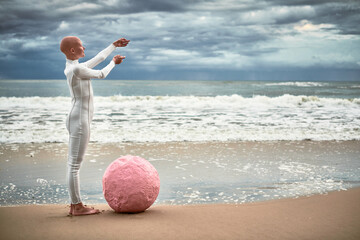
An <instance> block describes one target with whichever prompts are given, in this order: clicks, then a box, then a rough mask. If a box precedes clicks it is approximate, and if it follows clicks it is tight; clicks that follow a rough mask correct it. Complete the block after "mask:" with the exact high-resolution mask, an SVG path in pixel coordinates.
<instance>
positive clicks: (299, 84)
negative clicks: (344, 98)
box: [265, 82, 327, 87]
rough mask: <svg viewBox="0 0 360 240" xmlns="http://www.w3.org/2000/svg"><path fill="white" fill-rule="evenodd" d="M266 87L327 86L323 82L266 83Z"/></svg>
mask: <svg viewBox="0 0 360 240" xmlns="http://www.w3.org/2000/svg"><path fill="white" fill-rule="evenodd" d="M265 85H266V86H296V87H322V86H327V83H324V82H278V83H267V84H265Z"/></svg>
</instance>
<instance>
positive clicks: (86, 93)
mask: <svg viewBox="0 0 360 240" xmlns="http://www.w3.org/2000/svg"><path fill="white" fill-rule="evenodd" d="M115 48H116V47H115V46H114V45H113V44H111V45H109V46H108V47H107V48H105V49H104V50H102V51H101V52H99V53H98V54H97V55H96V56H95V57H94V58H92V59H90V60H89V61H87V62H84V63H79V61H78V60H69V59H66V67H65V70H64V73H65V75H66V78H67V83H68V86H69V90H70V94H71V98H72V100H71V102H72V106H71V110H70V112H69V114H68V116H67V118H66V128H67V130H68V132H69V151H68V167H67V183H68V186H69V195H70V200H71V203H72V204H77V203H80V202H81V198H80V181H79V171H80V166H81V162H82V160H83V158H84V155H85V151H86V148H87V145H88V143H89V139H90V124H91V121H92V118H93V112H94V106H93V89H92V86H91V80H90V79H91V78H105V77H106V76H107V75H108V74H109V72H110V71H111V70H112V69H113V68H114V66H115V63H114V61H112V60H111V62H110V63H109V64H108V65H107V66H106V67H104V68H103V69H101V70H93V69H92V68H93V67H95V66H96V65H98V64H99V63H100V62H102V61H104V60H105V59H106V58H107V57H108V56H109V55H110V54H111V53H112V52H113V51H114V50H115Z"/></svg>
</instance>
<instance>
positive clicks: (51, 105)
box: [0, 95, 360, 143]
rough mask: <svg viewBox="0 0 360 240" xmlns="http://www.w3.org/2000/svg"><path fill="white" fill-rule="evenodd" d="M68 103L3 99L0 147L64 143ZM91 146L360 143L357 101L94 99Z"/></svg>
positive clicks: (65, 100) (294, 98)
mask: <svg viewBox="0 0 360 240" xmlns="http://www.w3.org/2000/svg"><path fill="white" fill-rule="evenodd" d="M70 102H71V101H70V98H68V97H25V98H16V97H9V98H6V97H1V98H0V117H1V118H0V142H25V143H26V142H67V140H68V139H67V138H68V134H67V130H66V128H65V119H66V115H67V113H68V111H69V109H70V107H71V103H70ZM94 102H95V114H94V119H93V123H92V126H91V131H92V132H91V141H95V142H124V141H130V142H146V141H149V142H153V141H155V142H167V141H229V140H255V141H261V140H303V139H313V140H350V139H357V140H359V139H360V118H359V116H360V99H359V98H355V99H340V98H319V97H316V96H293V95H283V96H280V97H272V98H271V97H267V96H254V97H252V98H244V97H242V96H239V95H231V96H216V97H199V96H110V97H95V99H94Z"/></svg>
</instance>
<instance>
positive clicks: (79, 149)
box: [67, 125, 89, 204]
mask: <svg viewBox="0 0 360 240" xmlns="http://www.w3.org/2000/svg"><path fill="white" fill-rule="evenodd" d="M70 130H72V131H70V133H69V135H70V137H69V151H68V168H67V169H68V170H67V175H68V176H67V182H68V186H69V195H70V200H71V203H72V204H78V203H81V197H80V178H79V177H80V167H81V163H82V161H83V159H84V156H85V151H86V149H87V145H88V143H89V128H88V127H87V126H81V125H80V126H77V127H75V128H74V129H70Z"/></svg>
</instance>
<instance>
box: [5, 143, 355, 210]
mask: <svg viewBox="0 0 360 240" xmlns="http://www.w3.org/2000/svg"><path fill="white" fill-rule="evenodd" d="M127 154H131V155H138V156H141V157H143V158H145V159H147V160H149V161H150V162H151V163H152V164H153V165H154V166H155V168H156V169H157V170H158V172H159V175H160V181H161V187H160V194H159V197H158V200H157V202H156V204H169V205H173V204H197V203H247V202H252V201H263V200H269V199H278V198H289V197H298V196H302V195H311V194H316V193H325V192H329V191H334V190H341V189H344V188H349V187H350V188H351V187H356V186H359V176H360V172H359V171H360V141H320V142H317V141H267V142H266V141H265V142H246V141H245V142H168V143H101V144H100V143H94V142H90V144H89V147H88V150H87V153H86V156H85V159H84V162H83V164H82V167H81V171H80V172H81V173H80V175H81V194H82V196H83V200H84V202H85V203H86V204H97V203H105V200H104V199H103V196H102V182H101V180H102V176H103V173H104V172H105V169H106V167H107V166H108V165H109V164H110V163H111V162H112V161H113V160H115V159H116V158H118V157H119V156H122V155H127ZM66 158H67V144H65V143H34V144H0V182H1V185H0V191H1V195H0V205H1V206H4V205H5V206H6V205H12V204H15V205H18V204H20V205H22V204H67V203H68V193H67V187H66V183H65V175H66V161H67V159H66Z"/></svg>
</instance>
